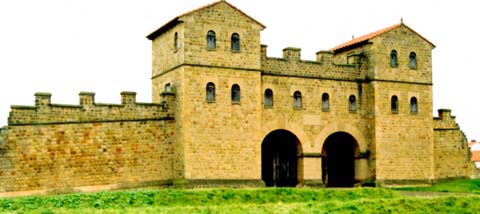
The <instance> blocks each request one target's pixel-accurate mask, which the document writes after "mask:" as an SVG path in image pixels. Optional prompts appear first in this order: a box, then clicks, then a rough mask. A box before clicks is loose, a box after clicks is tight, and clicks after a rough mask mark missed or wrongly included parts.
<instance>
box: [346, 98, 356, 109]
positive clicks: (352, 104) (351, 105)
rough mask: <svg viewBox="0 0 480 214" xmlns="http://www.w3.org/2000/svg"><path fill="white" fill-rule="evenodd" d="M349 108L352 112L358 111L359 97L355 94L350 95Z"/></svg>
mask: <svg viewBox="0 0 480 214" xmlns="http://www.w3.org/2000/svg"><path fill="white" fill-rule="evenodd" d="M348 110H349V111H350V112H355V111H357V98H356V97H355V95H350V97H348Z"/></svg>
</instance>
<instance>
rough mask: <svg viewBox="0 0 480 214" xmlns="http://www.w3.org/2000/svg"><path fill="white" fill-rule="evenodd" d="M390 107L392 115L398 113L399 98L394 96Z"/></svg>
mask: <svg viewBox="0 0 480 214" xmlns="http://www.w3.org/2000/svg"><path fill="white" fill-rule="evenodd" d="M390 105H391V108H392V113H398V97H397V96H396V95H393V96H392V99H391V101H390Z"/></svg>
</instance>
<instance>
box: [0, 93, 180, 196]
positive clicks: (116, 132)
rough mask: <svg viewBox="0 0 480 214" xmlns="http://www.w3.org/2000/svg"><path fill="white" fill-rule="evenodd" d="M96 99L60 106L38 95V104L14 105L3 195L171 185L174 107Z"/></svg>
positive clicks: (0, 172)
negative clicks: (102, 102) (103, 101)
mask: <svg viewBox="0 0 480 214" xmlns="http://www.w3.org/2000/svg"><path fill="white" fill-rule="evenodd" d="M167 97H168V96H167ZM93 98H94V95H93V93H81V94H80V105H58V104H52V103H50V94H48V93H37V94H36V105H35V106H12V111H11V114H10V117H9V126H8V127H7V130H6V131H5V130H4V131H2V135H3V138H4V143H3V145H1V147H2V148H1V149H0V151H1V154H0V161H1V169H0V182H1V184H0V192H16V193H12V194H13V195H15V194H20V195H21V194H31V192H29V191H36V192H37V193H47V192H50V191H53V192H72V191H90V190H98V189H116V188H126V187H135V186H148V185H156V186H158V185H168V184H170V183H171V179H172V177H173V147H172V144H173V138H174V129H173V128H174V120H173V117H171V115H170V113H169V111H168V110H167V109H166V108H165V106H166V103H162V104H153V103H150V104H141V103H136V102H135V93H133V92H123V93H122V104H96V103H95V102H94V99H93ZM22 191H23V193H22ZM6 194H7V195H8V193H6Z"/></svg>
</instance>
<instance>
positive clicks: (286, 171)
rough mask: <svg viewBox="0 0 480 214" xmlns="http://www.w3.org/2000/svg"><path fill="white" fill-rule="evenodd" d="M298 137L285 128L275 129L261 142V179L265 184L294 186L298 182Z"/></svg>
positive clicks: (299, 148) (300, 150)
mask: <svg viewBox="0 0 480 214" xmlns="http://www.w3.org/2000/svg"><path fill="white" fill-rule="evenodd" d="M301 153H302V148H301V145H300V141H299V140H298V138H297V137H296V136H295V135H294V134H293V133H291V132H289V131H287V130H275V131H273V132H271V133H270V134H268V135H267V136H266V137H265V139H264V140H263V142H262V180H263V181H264V182H265V185H266V186H278V187H294V186H296V185H297V184H298V180H299V179H298V170H299V167H298V166H299V157H301V156H300V154H301Z"/></svg>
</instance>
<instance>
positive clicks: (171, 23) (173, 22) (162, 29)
mask: <svg viewBox="0 0 480 214" xmlns="http://www.w3.org/2000/svg"><path fill="white" fill-rule="evenodd" d="M222 2H223V3H225V4H227V5H228V6H230V7H232V8H233V9H235V10H237V11H238V12H240V13H241V14H242V15H244V16H245V17H247V18H249V19H251V20H252V21H254V22H255V23H257V24H258V25H260V26H261V27H262V28H265V25H263V24H262V23H260V22H259V21H257V20H255V19H254V18H252V17H251V16H249V15H247V14H246V13H244V12H243V11H241V10H240V9H238V8H237V7H235V6H233V5H232V4H230V3H228V2H227V1H225V0H220V1H216V2H213V3H211V4H207V5H205V6H203V7H200V8H197V9H194V10H191V11H189V12H186V13H183V14H182V15H179V16H177V17H175V18H173V19H172V20H170V21H169V22H167V23H166V24H165V25H163V26H162V27H160V28H158V29H157V30H155V31H154V32H152V33H150V34H148V36H147V38H148V39H150V40H153V39H154V38H155V37H157V36H159V35H160V34H162V33H163V32H165V31H166V30H168V29H169V28H171V27H173V26H175V25H176V24H177V23H178V22H179V18H180V17H183V16H186V15H188V14H191V13H194V12H196V11H200V10H203V9H205V8H208V7H212V6H215V5H217V4H220V3H222Z"/></svg>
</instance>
